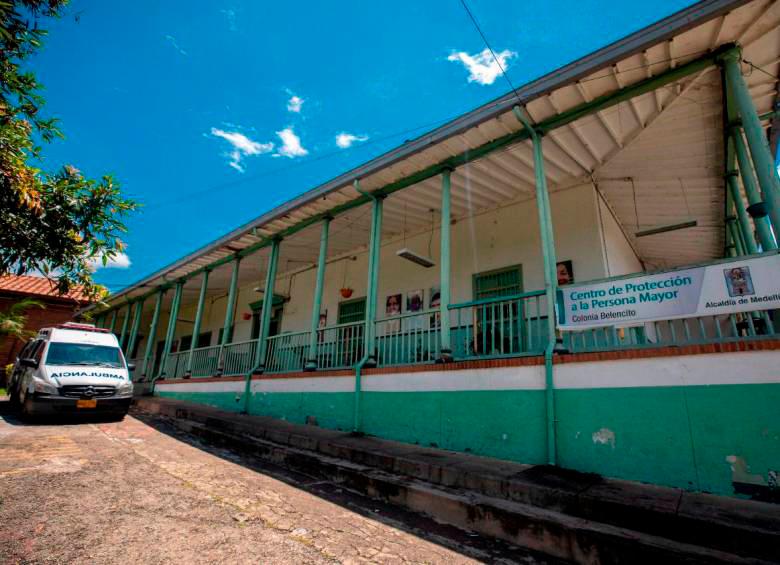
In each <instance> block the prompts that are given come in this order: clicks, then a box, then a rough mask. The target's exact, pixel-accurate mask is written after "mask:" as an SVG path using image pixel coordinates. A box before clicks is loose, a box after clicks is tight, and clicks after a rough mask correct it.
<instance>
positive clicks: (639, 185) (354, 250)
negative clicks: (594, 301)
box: [93, 0, 780, 383]
mask: <svg viewBox="0 0 780 565" xmlns="http://www.w3.org/2000/svg"><path fill="white" fill-rule="evenodd" d="M778 26H780V6H779V5H778V3H777V2H774V1H770V2H762V1H759V0H754V1H752V2H741V1H739V2H737V1H731V2H726V1H720V2H701V3H699V4H697V5H695V6H693V7H691V8H689V9H687V10H684V11H682V12H680V13H678V14H675V15H673V16H671V17H670V18H667V19H666V20H664V21H662V22H659V23H658V24H656V25H654V26H651V27H650V28H646V29H644V30H641V31H640V32H637V33H636V34H633V35H632V36H629V37H627V38H626V39H624V40H621V41H620V42H617V43H615V44H613V45H610V46H608V47H606V48H604V49H602V50H600V51H598V52H596V53H593V54H591V55H589V56H587V57H585V58H583V59H581V60H579V61H576V62H574V63H572V64H571V65H568V66H566V67H563V68H561V69H559V70H557V71H555V72H553V73H550V74H549V75H546V76H544V77H542V78H541V79H539V80H537V81H534V82H532V83H530V84H528V85H526V86H524V87H522V88H520V89H518V91H517V92H516V93H515V92H513V93H511V94H508V95H506V96H504V97H502V98H500V99H498V100H496V101H494V102H492V103H490V104H487V105H485V106H483V107H481V108H478V109H477V110H474V111H473V112H471V113H469V114H467V115H464V116H462V117H461V118H459V119H457V120H455V121H453V122H451V123H449V124H446V125H445V126H442V127H441V128H439V129H437V130H435V131H433V132H431V133H429V134H426V135H424V136H422V137H421V138H419V139H417V140H414V141H412V142H409V143H406V144H404V145H403V146H402V147H400V148H398V149H396V150H394V151H392V152H390V153H388V154H385V155H382V156H380V157H378V158H377V159H375V160H373V161H371V162H369V163H367V164H366V165H364V166H362V167H359V168H358V169H356V170H353V171H350V172H348V173H345V174H344V175H342V176H340V177H338V178H336V179H334V180H332V181H330V182H328V183H326V184H325V185H322V186H320V187H317V188H315V189H313V190H311V191H309V192H307V193H304V194H303V195H301V196H300V197H299V198H297V199H295V200H293V201H291V202H288V203H287V204H285V205H283V206H281V207H279V208H277V209H275V210H272V211H271V212H269V213H267V214H264V215H263V216H261V217H260V218H258V219H257V220H255V221H253V222H250V223H249V224H247V225H244V226H241V227H240V228H238V229H236V230H234V231H233V232H231V233H230V234H228V235H226V236H225V237H223V238H221V239H219V240H218V241H216V242H214V243H212V244H210V245H208V246H206V247H204V248H202V249H200V250H198V251H196V252H194V253H192V254H191V255H189V256H187V257H184V258H182V259H181V260H179V261H177V262H176V263H174V264H173V265H171V266H169V267H167V268H165V269H163V270H161V271H159V272H157V273H155V274H153V275H151V276H150V277H148V278H147V279H145V280H143V281H140V282H139V283H138V284H136V285H133V286H131V287H130V288H128V289H126V290H125V291H123V292H121V293H118V294H116V295H114V296H112V297H110V298H109V299H108V303H109V308H108V309H106V310H103V311H98V312H94V313H93V314H94V316H95V317H96V320H97V322H98V324H99V325H101V326H103V327H111V328H112V329H114V330H115V331H117V332H118V333H119V334H120V338H121V342H122V343H123V346H124V349H125V351H126V352H127V356H128V357H129V358H132V359H133V360H134V362H135V364H136V370H135V375H136V377H135V378H136V380H145V381H150V380H156V379H161V378H167V379H171V378H182V377H183V378H199V377H214V376H244V377H246V378H247V383H249V379H250V378H251V375H252V374H259V373H277V372H293V371H296V372H297V371H304V370H309V371H323V370H334V369H357V370H358V371H359V370H360V369H362V368H363V367H366V366H376V365H378V366H393V365H406V364H426V363H443V362H444V363H446V362H449V361H452V360H466V359H478V358H495V357H516V356H544V358H545V362H546V366H547V369H548V375H550V379H551V372H552V359H553V356H554V355H557V354H565V352H578V351H600V350H609V349H619V348H647V347H659V346H665V345H684V344H689V343H711V342H724V341H734V340H743V339H751V338H757V337H761V336H766V335H770V334H775V332H776V329H775V325H776V324H775V323H774V321H775V320H774V319H773V317H772V315H771V313H770V312H762V311H760V310H759V311H757V312H756V313H753V314H732V315H726V316H721V317H712V318H711V319H704V318H702V317H695V318H690V319H678V320H673V321H672V320H667V321H660V322H654V323H653V324H652V325H648V326H641V327H637V326H635V327H629V328H626V327H621V326H620V325H619V324H615V323H612V324H605V325H604V326H602V327H599V328H595V329H593V328H592V329H588V330H583V331H576V332H563V333H562V332H561V331H560V328H559V327H558V325H557V322H556V313H555V304H556V293H557V290H558V286H559V278H558V273H557V271H556V269H557V266H558V263H559V261H558V259H559V258H560V257H559V256H558V253H557V251H559V249H560V239H562V238H575V239H576V238H577V237H578V234H581V233H584V229H585V228H584V227H582V226H580V225H579V224H578V223H577V222H576V221H575V219H574V218H575V216H574V215H572V214H571V213H569V214H568V215H563V216H562V217H561V218H559V221H558V222H556V221H555V220H556V213H557V211H556V207H555V205H554V203H555V202H556V199H557V198H558V197H559V196H560V195H564V194H566V193H567V192H570V191H573V190H577V189H579V187H583V186H584V187H588V188H587V189H588V190H589V191H592V192H593V194H594V195H595V196H594V197H595V199H596V201H597V205H598V208H599V210H600V211H602V210H604V211H605V212H606V215H607V216H609V217H610V218H612V220H613V221H614V225H615V226H617V233H616V234H614V237H615V238H616V239H620V241H621V242H624V243H625V246H626V247H627V248H628V249H630V252H631V253H630V254H631V255H632V256H633V257H634V258H635V259H636V263H630V262H629V263H626V262H623V263H620V264H616V263H615V262H613V264H612V265H610V256H609V255H610V253H609V252H608V250H607V244H606V242H605V243H604V245H603V247H602V248H601V251H600V253H601V254H602V255H604V264H605V266H604V268H603V269H601V270H598V269H592V270H588V269H589V267H588V266H587V265H586V266H585V267H583V268H582V269H580V272H581V273H584V274H585V279H584V280H588V279H605V278H606V279H609V278H611V277H619V276H623V275H627V274H631V273H632V272H637V271H643V272H652V271H659V270H670V269H676V268H679V267H683V266H689V265H696V264H706V263H712V262H716V261H718V260H720V259H723V258H724V257H735V256H749V255H756V254H758V253H771V252H773V251H774V250H776V249H777V243H776V233H777V229H778V228H777V226H779V225H780V203H779V201H778V199H780V181H779V180H778V176H777V171H776V169H775V160H774V157H773V156H774V151H775V149H776V147H774V145H772V144H770V142H769V139H768V136H767V131H768V129H769V128H770V126H771V125H772V124H773V122H774V121H775V109H776V102H777V78H776V77H777V75H778V71H779V70H780V28H779V27H778ZM771 131H776V128H771ZM560 197H562V196H560ZM524 203H526V204H529V205H531V206H532V208H533V225H534V229H535V230H536V235H535V236H534V239H533V241H525V240H524V241H525V242H524V243H523V245H526V244H527V245H533V246H534V248H535V249H536V252H535V253H536V256H535V259H534V261H536V262H534V261H531V262H530V263H531V264H532V265H534V268H532V269H530V270H529V269H528V268H526V270H525V271H526V272H525V275H526V276H525V279H526V280H525V282H526V284H525V285H523V288H522V289H521V290H522V291H521V292H517V287H516V286H514V287H512V286H511V285H510V286H509V288H510V291H509V292H507V293H501V292H498V293H494V295H493V296H490V297H487V298H480V297H478V296H477V295H476V293H474V292H471V289H469V290H468V291H464V290H463V289H464V288H465V287H466V286H470V283H471V282H472V281H470V280H466V279H468V278H469V277H464V276H463V274H462V273H461V271H459V270H458V266H457V265H454V264H453V257H455V258H457V257H458V254H457V252H456V250H454V249H453V229H458V226H472V227H473V226H474V225H475V224H474V222H475V220H474V219H475V218H478V217H481V216H482V215H484V214H489V213H492V212H495V211H497V210H502V209H505V208H507V207H509V206H514V205H523V204H524ZM497 217H498V216H497ZM598 217H599V218H601V217H602V215H601V212H600V213H599V216H598ZM524 222H525V223H530V222H531V219H530V218H527V217H523V218H515V219H513V218H511V217H508V218H507V217H504V220H503V222H502V223H497V224H496V226H497V227H496V228H495V230H496V231H497V232H501V233H502V234H505V237H499V238H498V240H499V241H498V243H497V244H496V245H497V246H502V247H503V248H505V249H512V248H513V246H514V247H517V246H519V245H520V242H518V241H516V240H515V239H514V238H513V237H512V233H513V231H515V232H516V233H518V234H519V233H521V231H520V228H519V226H518V225H517V224H518V223H524ZM464 229H465V228H464ZM522 233H526V232H522ZM598 233H600V234H601V236H602V237H603V238H606V237H607V236H606V235H605V234H606V233H607V230H606V229H605V228H604V227H603V226H601V229H600V230H598ZM434 234H435V235H436V237H435V244H436V245H435V249H434V248H433V246H432V245H431V244H430V243H429V244H428V251H427V252H419V253H418V252H416V251H414V250H413V252H412V253H411V256H412V257H413V258H414V259H415V260H417V261H422V262H423V263H426V262H427V263H431V264H432V266H428V267H427V268H428V270H429V272H434V271H435V272H436V273H437V275H438V280H437V287H438V290H439V300H438V303H434V301H433V300H430V299H429V300H427V301H424V305H423V307H421V308H419V309H415V310H409V309H407V311H406V312H404V311H403V309H399V310H398V312H397V313H395V312H394V313H393V315H391V316H387V315H386V310H383V308H381V307H380V305H381V304H384V302H383V298H384V295H383V294H384V293H382V292H380V291H381V288H382V284H383V283H382V281H383V280H386V279H387V277H388V276H391V273H389V272H388V271H387V269H386V265H385V264H384V263H386V261H383V260H382V252H381V249H382V246H383V245H390V246H391V247H392V248H393V249H399V250H401V249H405V248H406V246H405V245H404V244H405V243H406V242H407V239H409V240H412V239H414V238H415V237H416V238H418V239H419V238H420V237H422V238H423V240H424V239H426V238H429V241H430V240H431V239H433V235H434ZM470 237H471V238H472V239H474V240H478V239H484V238H488V237H490V234H489V233H487V232H485V231H482V230H472V232H471V235H470ZM556 242H558V244H556ZM475 246H476V244H475ZM475 248H476V247H475ZM417 251H419V249H418V250H417ZM358 257H359V258H360V259H358ZM537 259H538V260H537ZM577 259H580V258H579V257H577ZM612 259H615V257H612ZM582 262H583V263H585V262H586V261H585V255H583V258H582ZM344 265H347V266H344ZM418 268H420V269H425V268H426V266H425V265H419V266H418ZM347 269H351V270H352V272H351V275H350V277H351V278H350V279H349V281H350V285H349V286H350V287H354V288H353V289H352V290H354V291H356V292H357V295H359V296H364V297H365V301H364V306H363V307H362V311H360V312H355V316H354V319H351V320H350V319H349V316H343V317H342V316H339V317H338V318H333V319H328V316H327V313H326V315H325V325H323V324H322V322H321V320H322V314H323V293H324V288H325V286H326V279H327V277H328V274H329V273H331V274H332V273H333V271H334V270H338V271H339V273H340V272H341V271H342V270H344V272H345V273H346V270H347ZM303 273H308V274H309V275H308V276H309V277H310V278H311V280H312V281H313V284H312V285H311V286H306V287H305V288H303V289H299V290H298V292H297V293H295V292H292V289H293V282H292V281H293V279H294V277H295V276H299V277H300V276H302V274H303ZM337 278H338V277H337ZM578 279H579V276H578ZM299 280H300V279H299ZM343 280H344V281H346V280H347V276H346V274H345V275H344V278H343ZM280 281H282V282H288V283H289V284H288V287H287V288H280V287H282V286H283V285H280ZM577 282H580V280H578V281H577ZM345 286H346V285H345ZM499 286H500V285H499ZM255 287H256V289H255ZM241 288H250V289H252V290H253V291H255V290H256V291H257V295H258V296H257V298H258V300H255V301H253V303H256V304H257V308H256V313H257V315H256V316H254V317H253V318H252V319H251V320H246V319H245V320H237V319H236V317H237V314H238V313H239V309H238V308H237V302H238V299H239V294H240V289H241ZM304 297H305V298H304ZM186 307H190V308H191V309H192V310H193V312H192V316H191V317H189V316H188V317H186V318H184V317H182V316H181V312H182V310H183V309H184V308H186ZM304 307H305V310H306V312H305V313H304V314H301V315H298V316H297V317H295V318H294V319H295V320H296V321H295V323H293V324H292V326H291V325H287V326H286V327H285V326H284V325H282V326H280V325H279V324H277V323H276V322H275V319H274V315H275V314H274V313H275V311H276V310H277V309H280V310H281V311H285V310H297V309H299V308H300V309H304ZM219 309H221V315H220V314H219V312H218V310H219ZM207 315H208V316H211V317H214V316H217V317H220V318H221V320H222V323H221V331H219V334H218V335H217V336H215V337H216V338H217V339H216V340H213V339H210V340H208V343H206V341H204V340H203V339H202V338H203V334H204V332H203V331H202V328H203V322H204V318H205V317H207ZM242 321H243V323H244V325H245V326H249V322H250V321H251V326H252V327H251V331H248V332H244V333H245V335H244V336H243V338H246V339H243V338H242V339H236V335H235V334H236V331H235V329H236V328H237V327H238V325H239V324H240V323H241V322H242ZM293 326H294V327H293ZM140 336H143V339H141V337H140ZM182 336H187V338H188V339H186V340H185V339H177V338H181V337H182ZM210 337H211V336H210ZM158 344H161V346H160V345H158ZM174 344H177V345H178V347H177V350H176V351H174Z"/></svg>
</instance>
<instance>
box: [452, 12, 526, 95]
mask: <svg viewBox="0 0 780 565" xmlns="http://www.w3.org/2000/svg"><path fill="white" fill-rule="evenodd" d="M460 3H461V5H462V6H463V9H464V10H466V13H467V14H468V16H469V18H470V19H471V22H472V23H473V24H474V27H475V28H477V32H478V33H479V35H480V37H482V41H484V42H485V45H486V46H487V48H488V50H489V51H490V54H491V55H492V56H493V60H494V61H495V62H496V65H498V68H499V69H500V70H501V74H502V75H503V76H504V79H506V82H507V83H508V84H509V88H511V89H512V92H514V93H515V98H517V99H518V100H520V95H519V94H518V93H517V89H516V88H515V85H514V84H512V81H511V80H509V76H507V74H506V71H505V70H504V66H503V65H502V64H501V61H499V60H498V57H496V52H495V51H493V48H492V47H491V46H490V42H489V41H488V40H487V37H485V34H484V33H482V28H481V27H479V23H478V22H477V18H475V17H474V14H473V13H472V12H471V10H470V9H469V6H468V4H466V0H460Z"/></svg>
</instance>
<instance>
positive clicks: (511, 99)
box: [83, 0, 752, 311]
mask: <svg viewBox="0 0 780 565" xmlns="http://www.w3.org/2000/svg"><path fill="white" fill-rule="evenodd" d="M751 1H752V0H702V1H701V2H697V3H696V4H693V5H692V6H689V7H687V8H684V9H682V10H680V11H678V12H675V13H674V14H672V15H670V16H668V17H666V18H664V19H662V20H659V21H658V22H656V23H654V24H651V25H649V26H647V27H644V28H642V29H640V30H639V31H636V32H634V33H632V34H630V35H628V36H626V37H624V38H623V39H619V40H618V41H615V42H613V43H610V44H609V45H607V46H606V47H602V48H601V49H599V50H597V51H594V52H593V53H591V54H589V55H586V56H584V57H581V58H579V59H577V60H576V61H573V62H571V63H569V64H567V65H564V66H563V67H560V68H559V69H556V70H555V71H552V72H550V73H547V74H546V75H543V76H542V77H540V78H538V79H536V80H534V81H532V82H529V83H527V84H525V85H523V86H521V87H520V88H518V89H517V94H518V96H519V98H520V99H519V100H518V98H517V97H516V96H515V94H514V92H509V93H507V94H504V95H503V96H500V97H499V98H496V99H495V100H493V101H491V102H488V103H487V104H484V105H482V106H480V107H479V108H476V109H474V110H472V111H470V112H468V113H466V114H464V115H463V116H461V117H459V118H456V119H455V120H452V121H451V122H449V123H447V124H445V125H443V126H440V127H438V128H436V129H434V130H432V131H430V132H428V133H425V134H423V135H421V136H420V137H418V138H416V139H414V140H412V141H409V142H406V143H404V144H403V145H401V146H400V147H397V148H396V149H393V150H392V151H388V152H387V153H385V154H383V155H380V156H379V157H376V158H374V159H372V160H371V161H368V162H367V163H365V164H363V165H360V166H359V167H356V168H354V169H352V170H350V171H348V172H346V173H343V174H341V175H339V176H337V177H335V178H334V179H331V180H330V181H328V182H326V183H324V184H321V185H320V186H318V187H315V188H313V189H311V190H308V191H306V192H304V193H302V194H300V195H299V196H296V197H295V198H293V199H292V200H289V201H288V202H286V203H284V204H282V205H281V206H277V207H276V208H273V209H271V210H269V211H268V212H266V213H265V214H262V215H261V216H259V217H257V218H256V219H254V220H252V221H250V222H247V223H246V224H243V225H242V226H239V227H238V228H236V229H235V230H233V231H231V232H229V233H227V234H225V235H224V236H222V237H220V238H218V239H216V240H214V241H212V242H211V243H208V244H206V245H204V246H202V247H200V248H198V249H197V250H195V251H193V252H192V253H189V254H188V255H185V256H184V257H182V258H181V259H178V260H177V261H174V262H173V263H171V264H170V265H168V266H166V267H163V268H162V269H159V270H157V271H155V272H154V273H152V274H151V275H149V276H147V277H145V278H143V279H141V280H139V281H138V282H137V283H135V284H133V285H131V286H129V287H127V288H124V289H123V290H121V291H120V292H118V293H116V294H114V295H112V296H111V297H109V298H108V299H107V300H108V301H113V300H114V299H116V298H120V297H122V296H124V295H125V294H128V293H129V292H132V291H133V290H134V289H136V288H139V287H142V286H146V285H147V284H148V283H150V282H151V281H153V280H154V279H157V278H160V277H164V276H165V275H166V274H167V273H169V272H171V271H174V270H176V269H178V268H180V267H181V266H183V265H186V264H187V263H189V262H190V261H193V260H194V259H196V258H197V257H199V256H201V255H204V254H207V253H210V252H211V251H213V250H215V249H217V248H219V247H221V246H223V245H225V244H226V243H228V242H230V241H232V240H234V239H236V238H238V237H240V236H242V235H244V234H246V233H248V232H249V231H250V230H251V229H252V228H256V227H259V226H262V225H263V224H266V223H268V222H271V221H273V220H275V219H277V218H279V217H281V216H283V215H284V214H286V213H288V212H289V211H290V210H293V209H295V208H296V207H298V206H301V205H303V204H306V203H308V202H310V201H312V200H316V199H317V198H320V197H322V196H325V195H326V194H328V193H329V192H332V191H334V190H336V189H338V188H340V187H343V186H344V185H345V184H348V183H351V182H352V181H353V180H355V179H360V178H361V177H364V176H366V175H368V174H372V173H374V172H376V171H378V170H379V169H382V168H383V167H387V166H389V165H392V164H394V163H396V162H398V161H400V160H402V159H405V158H407V157H409V156H411V155H414V154H415V153H418V152H419V151H421V150H423V149H425V148H426V147H427V146H428V145H430V144H433V143H438V142H440V141H443V140H445V139H447V138H449V137H452V136H454V135H458V134H460V133H462V132H463V131H465V130H467V129H470V128H472V127H474V126H475V125H477V124H479V123H482V122H485V121H487V120H489V119H491V118H494V117H496V116H497V115H499V114H501V113H503V112H506V111H507V110H508V109H509V108H511V107H512V106H513V105H514V104H516V103H518V102H520V103H528V102H530V101H531V100H534V99H535V98H538V97H540V96H543V95H545V94H547V93H548V92H551V91H552V90H554V89H556V88H560V87H562V86H564V85H566V84H569V83H571V82H574V81H576V80H578V79H580V78H582V77H584V76H587V75H589V74H592V73H593V72H595V71H598V70H600V69H603V68H606V67H608V66H610V65H612V64H614V63H616V62H617V61H620V60H621V59H625V58H626V57H630V56H631V55H634V54H636V53H640V52H642V51H644V50H645V49H647V48H649V47H651V46H653V45H655V44H657V43H659V42H661V41H665V40H667V39H669V38H671V37H674V36H675V35H678V34H680V33H682V32H684V31H686V30H688V29H690V28H692V27H694V26H697V25H701V24H703V23H705V22H707V21H709V20H711V19H713V18H716V17H718V16H721V15H723V14H726V13H728V12H730V11H732V10H734V9H736V8H738V7H740V6H742V5H744V4H748V3H749V2H751ZM92 308H94V306H89V307H87V308H85V309H84V310H83V311H88V310H90V309H92Z"/></svg>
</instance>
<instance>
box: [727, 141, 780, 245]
mask: <svg viewBox="0 0 780 565" xmlns="http://www.w3.org/2000/svg"><path fill="white" fill-rule="evenodd" d="M731 136H732V141H733V143H734V152H735V153H736V154H737V162H738V163H739V172H740V174H741V176H742V186H744V187H745V195H746V196H747V200H748V209H747V210H748V213H749V214H750V215H751V216H752V217H753V223H754V224H755V226H756V233H757V234H758V240H759V242H760V243H761V249H762V250H763V251H769V250H771V249H777V242H776V241H775V236H774V234H773V233H772V227H771V223H770V220H769V216H768V215H767V214H766V212H764V211H762V208H764V207H763V206H761V204H762V202H763V201H762V200H761V193H760V192H759V190H758V187H757V186H756V179H755V177H754V176H753V167H752V165H751V162H750V158H749V157H748V153H747V147H746V146H745V140H744V138H743V137H742V132H741V131H740V130H739V128H733V129H732V132H731Z"/></svg>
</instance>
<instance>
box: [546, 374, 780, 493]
mask: <svg viewBox="0 0 780 565" xmlns="http://www.w3.org/2000/svg"><path fill="white" fill-rule="evenodd" d="M556 399H557V414H558V419H559V422H558V455H559V461H560V464H561V465H562V466H564V467H568V468H572V469H578V470H581V471H592V472H595V473H600V474H602V475H606V476H610V477H617V478H624V479H631V480H637V481H644V482H650V483H657V484H662V485H667V486H675V487H682V488H686V489H691V490H702V491H706V492H714V493H719V494H733V493H734V488H733V485H732V470H731V464H730V463H729V461H727V460H726V458H727V457H729V456H736V457H739V458H741V459H742V460H744V462H745V463H746V464H747V466H748V467H749V471H750V473H752V474H755V475H761V476H763V477H764V478H766V477H767V475H768V473H769V471H770V470H775V471H779V470H780V417H778V415H780V384H751V385H710V386H688V387H636V388H611V389H588V390H579V389H568V390H559V391H557V394H556ZM599 430H606V432H603V433H602V434H600V438H602V440H603V438H606V437H611V436H610V434H609V433H608V432H612V433H614V442H613V441H609V440H607V441H604V442H603V443H600V442H597V441H594V438H593V434H594V433H598V432H599Z"/></svg>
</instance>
